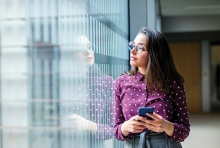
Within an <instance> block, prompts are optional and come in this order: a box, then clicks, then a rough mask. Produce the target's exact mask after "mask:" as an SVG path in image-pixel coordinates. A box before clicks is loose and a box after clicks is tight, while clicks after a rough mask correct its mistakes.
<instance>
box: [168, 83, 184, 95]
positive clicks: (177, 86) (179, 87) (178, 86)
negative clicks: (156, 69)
mask: <svg viewBox="0 0 220 148" xmlns="http://www.w3.org/2000/svg"><path fill="white" fill-rule="evenodd" d="M169 85H170V86H169V87H170V91H171V93H174V92H175V93H177V94H178V93H180V92H183V91H185V90H184V85H183V82H182V81H180V80H179V81H171V82H170V83H169Z"/></svg>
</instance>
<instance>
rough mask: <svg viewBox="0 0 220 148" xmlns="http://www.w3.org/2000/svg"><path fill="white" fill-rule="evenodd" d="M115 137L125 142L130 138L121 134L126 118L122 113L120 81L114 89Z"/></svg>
mask: <svg viewBox="0 0 220 148" xmlns="http://www.w3.org/2000/svg"><path fill="white" fill-rule="evenodd" d="M114 90H115V91H114V135H115V137H116V138H117V139H118V140H121V141H125V140H127V139H128V138H129V137H130V134H129V135H128V136H126V137H125V136H123V134H122V132H121V125H122V124H123V123H124V121H125V118H124V115H123V112H122V106H121V100H120V96H121V95H120V86H119V81H117V80H116V82H115V88H114Z"/></svg>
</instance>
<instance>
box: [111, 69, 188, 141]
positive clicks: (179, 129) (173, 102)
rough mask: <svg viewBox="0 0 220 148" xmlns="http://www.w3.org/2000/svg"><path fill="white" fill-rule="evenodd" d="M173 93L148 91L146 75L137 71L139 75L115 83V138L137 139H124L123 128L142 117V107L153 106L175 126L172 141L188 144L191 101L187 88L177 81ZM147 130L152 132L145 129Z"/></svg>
mask: <svg viewBox="0 0 220 148" xmlns="http://www.w3.org/2000/svg"><path fill="white" fill-rule="evenodd" d="M170 90H171V91H170V93H169V94H167V95H165V94H164V93H163V92H158V91H154V92H151V93H150V92H148V90H147V89H146V82H145V79H144V75H142V74H141V73H140V72H137V74H136V75H134V76H132V75H131V76H130V75H127V74H125V75H122V76H120V77H118V78H117V79H116V81H115V91H114V94H115V105H114V121H115V123H114V135H115V137H116V138H117V139H118V140H121V141H124V140H127V139H129V138H131V137H132V136H133V133H129V135H128V136H126V137H125V136H123V134H122V132H121V125H122V123H124V122H125V121H126V120H129V119H130V118H131V117H133V116H135V115H137V114H138V108H140V107H153V108H154V112H156V113H157V114H159V115H161V116H162V117H163V118H164V119H165V120H168V121H170V122H172V123H173V125H174V133H173V136H172V137H169V136H167V137H168V138H169V139H170V140H171V141H176V142H182V141H184V140H185V139H186V138H187V137H188V135H189V131H190V124H189V117H188V109H187V101H186V96H185V91H184V87H183V86H179V85H178V84H177V83H176V82H175V81H174V82H172V83H171V84H170ZM144 130H146V131H147V130H148V129H147V128H145V129H144Z"/></svg>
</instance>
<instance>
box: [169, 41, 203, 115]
mask: <svg viewBox="0 0 220 148" xmlns="http://www.w3.org/2000/svg"><path fill="white" fill-rule="evenodd" d="M169 46H170V49H171V52H172V55H173V59H174V63H175V66H176V68H177V70H178V72H179V73H180V74H181V75H182V76H183V77H184V79H185V83H184V86H185V91H186V98H187V102H188V109H189V113H200V112H201V45H200V42H169Z"/></svg>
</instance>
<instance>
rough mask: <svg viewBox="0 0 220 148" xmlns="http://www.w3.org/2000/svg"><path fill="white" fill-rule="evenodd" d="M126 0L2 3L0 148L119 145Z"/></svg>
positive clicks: (101, 147) (109, 147) (125, 56)
mask: <svg viewBox="0 0 220 148" xmlns="http://www.w3.org/2000/svg"><path fill="white" fill-rule="evenodd" d="M128 34H129V33H128V1H127V0H121V1H118V0H47V1H45V0H16V1H14V0H1V1H0V50H1V52H0V53H1V54H0V72H1V73H0V74H1V75H0V82H1V83H0V98H1V99H0V126H1V128H0V148H39V147H41V148H67V147H68V148H70V147H74V148H104V147H106V148H113V147H114V148H117V147H121V146H122V145H123V143H122V142H119V141H117V140H116V139H115V138H114V136H113V106H112V105H113V89H114V88H113V87H114V83H113V82H114V80H115V79H116V78H117V77H118V76H119V75H120V74H122V73H123V72H124V71H128V70H129V63H128V62H129V60H128V59H129V52H128V50H127V43H128V37H129V36H128Z"/></svg>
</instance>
